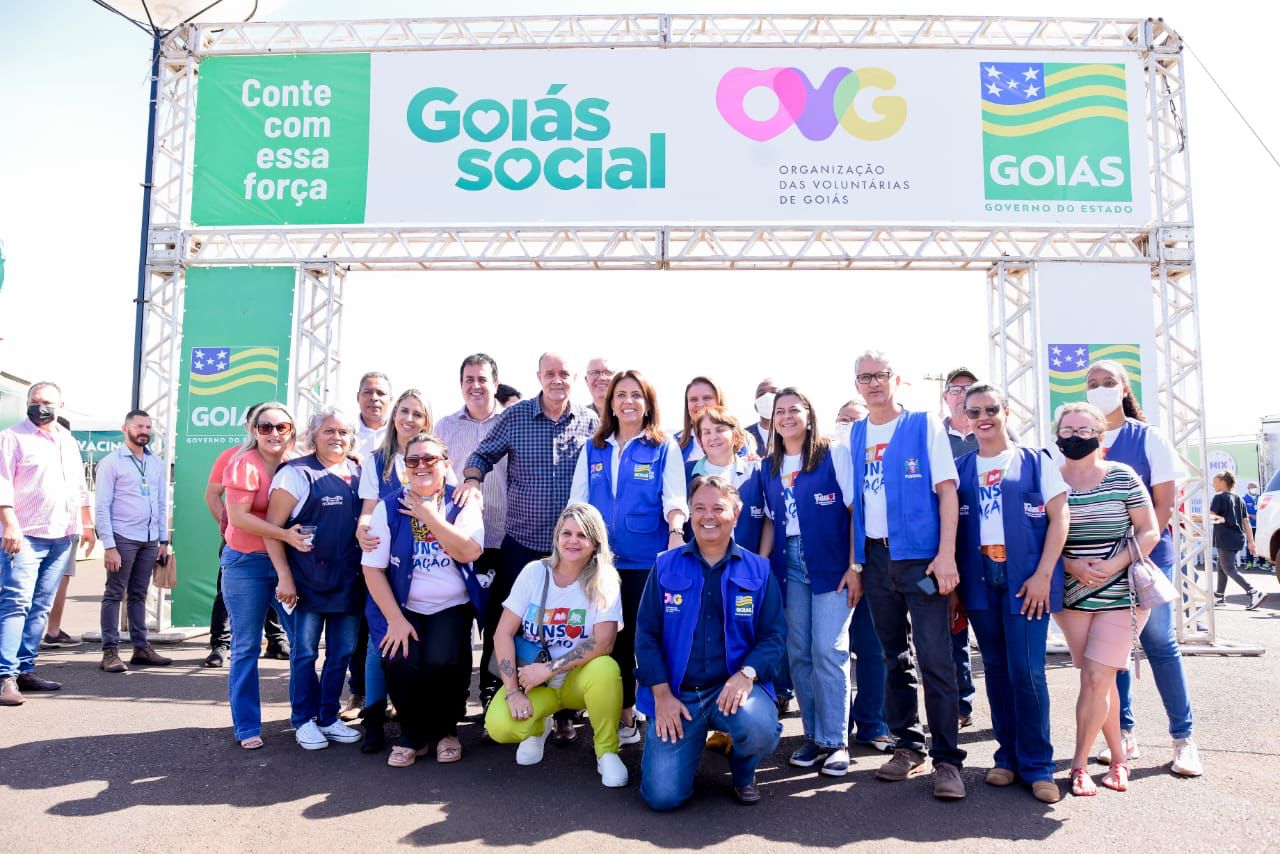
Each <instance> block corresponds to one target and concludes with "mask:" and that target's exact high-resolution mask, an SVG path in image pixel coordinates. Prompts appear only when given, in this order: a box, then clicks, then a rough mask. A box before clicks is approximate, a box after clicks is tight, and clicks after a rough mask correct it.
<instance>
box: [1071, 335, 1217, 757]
mask: <svg viewBox="0 0 1280 854" xmlns="http://www.w3.org/2000/svg"><path fill="white" fill-rule="evenodd" d="M1085 389H1086V391H1085V396H1086V397H1087V399H1088V401H1089V402H1090V403H1092V404H1093V405H1094V406H1096V407H1098V409H1099V410H1101V411H1102V414H1103V415H1104V416H1106V419H1107V429H1106V433H1104V434H1103V436H1102V447H1103V449H1104V450H1105V453H1106V455H1107V459H1108V460H1115V461H1116V462H1120V463H1124V464H1125V465H1127V466H1129V467H1130V468H1132V469H1133V470H1134V471H1135V472H1137V473H1138V477H1139V478H1140V479H1141V480H1142V485H1143V486H1145V487H1146V488H1147V492H1148V493H1150V495H1151V502H1152V504H1153V505H1154V507H1155V514H1156V525H1157V530H1159V531H1160V542H1159V543H1158V544H1157V545H1156V547H1155V548H1154V549H1153V550H1152V551H1151V561H1152V562H1153V563H1154V564H1155V565H1156V566H1158V567H1160V569H1161V570H1162V571H1163V572H1164V574H1165V575H1167V576H1169V578H1170V580H1172V579H1173V570H1174V565H1175V564H1176V563H1177V559H1178V555H1177V553H1176V552H1175V551H1174V550H1173V531H1172V530H1171V529H1170V527H1169V520H1170V519H1171V518H1172V517H1173V502H1174V495H1175V493H1176V492H1177V488H1178V481H1180V480H1183V479H1184V478H1186V476H1187V470H1186V468H1185V467H1184V466H1183V464H1182V461H1181V459H1179V457H1178V454H1177V452H1176V451H1175V450H1174V448H1173V446H1172V445H1170V444H1169V441H1168V440H1167V439H1166V438H1165V437H1164V435H1163V434H1162V433H1161V432H1160V431H1159V430H1156V429H1154V428H1152V427H1151V426H1150V425H1148V424H1147V417H1146V415H1145V414H1144V413H1143V411H1142V407H1141V406H1139V405H1138V399H1137V397H1135V396H1134V393H1133V388H1132V387H1131V386H1130V384H1129V372H1128V371H1126V370H1125V368H1124V366H1123V365H1121V364H1120V363H1119V362H1114V361H1111V360H1110V359H1103V360H1101V361H1098V362H1094V363H1093V364H1092V365H1090V366H1089V370H1088V372H1087V373H1086V374H1085ZM1174 607H1175V606H1174V603H1172V602H1169V603H1168V604H1165V605H1161V606H1160V607H1159V608H1153V609H1152V610H1151V618H1150V619H1149V620H1147V625H1146V627H1145V628H1144V629H1143V630H1142V634H1141V636H1139V638H1138V640H1139V642H1140V643H1141V644H1142V651H1143V652H1145V653H1146V655H1147V661H1148V662H1150V664H1151V673H1152V676H1153V677H1154V679H1155V683H1156V690H1157V691H1158V692H1159V693H1160V699H1161V700H1162V701H1163V702H1164V711H1165V714H1166V716H1167V717H1168V719H1169V736H1170V737H1171V738H1172V739H1173V763H1172V764H1171V765H1170V766H1169V768H1170V770H1171V771H1173V773H1175V774H1178V775H1181V776H1183V777H1199V776H1200V775H1201V774H1203V773H1204V764H1203V763H1202V762H1201V761H1200V753H1199V751H1198V750H1196V746H1195V742H1193V741H1192V740H1191V735H1192V732H1191V731H1192V715H1191V693H1190V691H1189V689H1188V686H1187V676H1186V674H1185V673H1184V672H1183V669H1182V652H1181V650H1180V649H1179V648H1178V634H1177V629H1176V627H1175V625H1174ZM1131 684H1132V683H1131V681H1130V678H1129V673H1128V671H1121V672H1120V673H1119V674H1118V675H1117V677H1116V689H1117V690H1118V691H1119V692H1120V730H1121V737H1122V740H1123V741H1124V749H1125V754H1124V758H1127V759H1136V758H1137V757H1138V741H1137V739H1136V738H1135V737H1134V735H1133V728H1134V717H1133V699H1132V690H1131ZM1098 758H1099V759H1100V760H1102V761H1103V762H1106V763H1110V762H1111V758H1112V757H1111V752H1110V750H1109V749H1107V748H1103V750H1102V751H1101V752H1100V753H1099V754H1098Z"/></svg>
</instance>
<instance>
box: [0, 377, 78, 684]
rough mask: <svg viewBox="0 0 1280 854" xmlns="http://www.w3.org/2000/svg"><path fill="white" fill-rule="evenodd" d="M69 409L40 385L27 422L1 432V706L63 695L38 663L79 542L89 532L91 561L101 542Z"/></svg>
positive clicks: (32, 393) (58, 393)
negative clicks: (63, 421)
mask: <svg viewBox="0 0 1280 854" xmlns="http://www.w3.org/2000/svg"><path fill="white" fill-rule="evenodd" d="M61 408H62V390H61V389H60V388H58V386H57V385H55V384H54V383H51V382H38V383H35V384H34V385H32V386H31V387H30V388H29V389H27V417H26V420H24V421H19V422H18V423H17V424H15V425H13V426H12V427H10V428H9V429H7V430H4V431H0V529H3V530H0V706H20V705H22V703H23V702H24V698H23V696H22V692H23V691H27V692H37V691H57V690H58V689H59V688H61V687H62V685H61V684H59V683H58V682H54V681H53V680H51V679H43V678H41V677H40V676H38V675H37V674H36V670H35V668H36V656H37V655H39V651H40V639H41V638H42V637H44V630H45V620H46V618H47V617H48V616H49V608H50V607H51V606H52V605H53V599H54V596H55V595H57V592H58V585H59V584H61V583H62V578H63V575H64V573H65V572H66V561H67V552H68V551H69V550H70V549H71V537H72V535H73V534H74V533H75V532H76V530H77V529H80V530H82V531H83V538H84V550H85V554H88V553H89V552H90V551H92V550H93V546H94V543H95V542H96V535H95V534H94V530H93V518H92V515H91V513H92V511H91V508H90V498H89V486H88V484H87V483H86V482H85V479H84V463H83V461H82V460H81V458H80V449H79V447H77V445H76V440H75V439H74V438H73V437H72V436H71V433H70V431H68V430H66V429H65V428H63V427H62V426H60V425H59V424H58V423H57V421H56V420H55V419H56V418H57V416H58V410H59V409H61ZM77 516H79V519H77V518H76V517H77Z"/></svg>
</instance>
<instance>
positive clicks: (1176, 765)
mask: <svg viewBox="0 0 1280 854" xmlns="http://www.w3.org/2000/svg"><path fill="white" fill-rule="evenodd" d="M1169 770H1170V771H1172V772H1173V773H1175V774H1180V775H1182V776H1183V777H1203V776H1204V763H1202V762H1201V761H1200V751H1198V750H1196V745H1195V743H1194V742H1193V741H1192V740H1191V739H1189V738H1175V739H1174V740H1173V764H1172V765H1170V766H1169Z"/></svg>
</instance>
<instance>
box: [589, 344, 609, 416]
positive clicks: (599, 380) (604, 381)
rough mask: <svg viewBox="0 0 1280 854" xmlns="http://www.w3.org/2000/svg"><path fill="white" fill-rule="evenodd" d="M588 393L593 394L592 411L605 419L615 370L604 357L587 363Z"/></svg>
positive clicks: (593, 358)
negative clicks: (610, 383) (610, 385)
mask: <svg viewBox="0 0 1280 854" xmlns="http://www.w3.org/2000/svg"><path fill="white" fill-rule="evenodd" d="M585 379H586V383H587V391H588V392H589V393H590V394H591V411H592V412H594V413H595V414H596V415H597V416H600V417H603V416H604V410H605V407H606V405H607V401H608V400H609V381H610V380H612V379H613V370H612V369H611V368H610V367H609V360H608V359H606V358H605V357H604V356H594V357H592V358H591V360H590V361H588V362H587V372H586V374H585Z"/></svg>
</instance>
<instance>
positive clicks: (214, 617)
mask: <svg viewBox="0 0 1280 854" xmlns="http://www.w3.org/2000/svg"><path fill="white" fill-rule="evenodd" d="M226 547H227V544H226V541H223V543H222V545H220V546H218V580H217V582H216V587H215V588H214V589H215V590H216V591H217V595H215V596H214V597H213V609H212V610H211V611H210V612H209V649H219V648H221V649H230V648H231V619H230V618H229V617H228V616H227V605H226V603H225V602H223V601H222V550H223V549H225V548H226ZM262 630H263V631H264V632H265V633H266V635H267V643H268V644H270V645H271V646H279V645H280V643H281V641H284V640H286V639H287V637H286V635H285V633H284V626H282V625H281V624H280V615H279V614H277V613H276V609H275V608H273V607H272V606H271V603H267V613H266V615H265V616H264V617H263V618H262Z"/></svg>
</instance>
